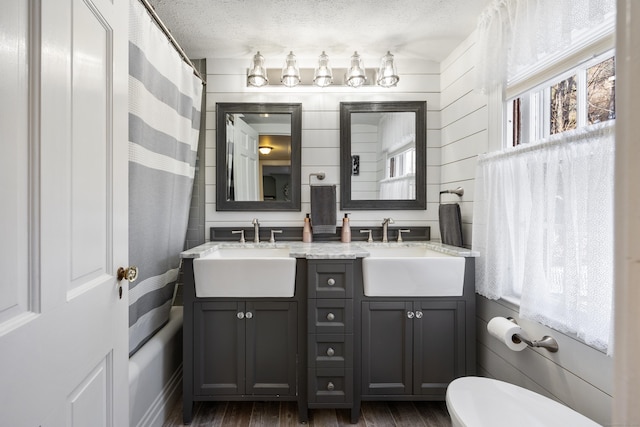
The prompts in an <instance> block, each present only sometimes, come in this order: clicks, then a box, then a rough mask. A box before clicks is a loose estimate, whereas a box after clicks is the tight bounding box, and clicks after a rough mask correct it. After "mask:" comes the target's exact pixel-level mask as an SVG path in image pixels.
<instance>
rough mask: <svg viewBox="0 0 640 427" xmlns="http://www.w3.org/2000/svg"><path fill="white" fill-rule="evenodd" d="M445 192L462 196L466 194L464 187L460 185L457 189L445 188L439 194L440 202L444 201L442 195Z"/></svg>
mask: <svg viewBox="0 0 640 427" xmlns="http://www.w3.org/2000/svg"><path fill="white" fill-rule="evenodd" d="M443 194H455V195H457V196H458V197H462V196H463V195H464V188H462V187H458V188H456V189H455V190H443V191H441V192H440V195H439V196H438V203H442V195H443Z"/></svg>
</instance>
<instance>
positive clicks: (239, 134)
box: [233, 115, 262, 201]
mask: <svg viewBox="0 0 640 427" xmlns="http://www.w3.org/2000/svg"><path fill="white" fill-rule="evenodd" d="M233 174H234V179H233V185H234V191H235V199H234V200H235V201H257V200H262V197H260V180H261V177H260V175H259V173H258V132H257V131H256V130H255V129H253V128H252V127H251V126H249V125H248V124H247V123H246V122H245V121H244V120H242V119H241V118H240V116H239V115H236V116H235V120H234V132H233Z"/></svg>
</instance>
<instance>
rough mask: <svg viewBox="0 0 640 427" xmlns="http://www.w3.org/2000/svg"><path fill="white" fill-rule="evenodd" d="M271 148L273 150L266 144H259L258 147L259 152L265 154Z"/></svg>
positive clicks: (271, 148)
mask: <svg viewBox="0 0 640 427" xmlns="http://www.w3.org/2000/svg"><path fill="white" fill-rule="evenodd" d="M271 150H273V147H269V146H268V145H261V146H259V147H258V151H259V152H260V154H264V155H265V156H266V155H267V154H269V153H270V152H271Z"/></svg>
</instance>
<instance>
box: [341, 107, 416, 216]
mask: <svg viewBox="0 0 640 427" xmlns="http://www.w3.org/2000/svg"><path fill="white" fill-rule="evenodd" d="M426 110H427V103H426V102H425V101H397V102H341V103H340V197H341V198H340V209H341V210H350V209H351V210H353V209H360V210H365V209H372V210H376V209H380V210H396V209H416V210H417V209H422V210H424V209H426V208H427V197H426V187H427V185H426V151H427V137H426V134H427V130H426Z"/></svg>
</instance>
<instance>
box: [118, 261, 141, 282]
mask: <svg viewBox="0 0 640 427" xmlns="http://www.w3.org/2000/svg"><path fill="white" fill-rule="evenodd" d="M137 278H138V267H136V266H135V265H132V266H131V267H127V268H124V267H120V268H119V269H118V282H119V281H121V280H122V279H127V281H128V282H130V283H131V282H135V281H136V279H137Z"/></svg>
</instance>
